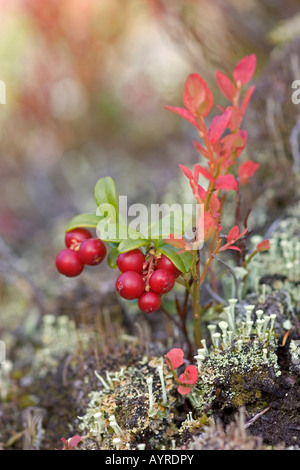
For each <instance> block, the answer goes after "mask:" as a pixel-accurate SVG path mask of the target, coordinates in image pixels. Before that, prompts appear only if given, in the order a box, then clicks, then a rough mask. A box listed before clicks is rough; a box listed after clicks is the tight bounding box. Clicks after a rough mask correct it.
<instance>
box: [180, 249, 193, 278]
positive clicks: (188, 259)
mask: <svg viewBox="0 0 300 470" xmlns="http://www.w3.org/2000/svg"><path fill="white" fill-rule="evenodd" d="M178 256H180V258H181V261H182V262H183V264H184V267H185V271H184V272H186V273H188V272H189V271H190V270H191V264H192V260H193V254H192V252H191V251H184V252H183V253H179V255H178Z"/></svg>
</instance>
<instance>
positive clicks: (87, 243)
mask: <svg viewBox="0 0 300 470" xmlns="http://www.w3.org/2000/svg"><path fill="white" fill-rule="evenodd" d="M105 255H106V248H105V245H104V243H103V241H102V240H100V238H88V239H87V240H84V241H83V242H82V243H81V245H80V248H79V250H78V258H79V259H80V261H81V262H82V263H83V264H88V265H89V266H96V265H97V264H100V263H101V261H103V259H104V258H105Z"/></svg>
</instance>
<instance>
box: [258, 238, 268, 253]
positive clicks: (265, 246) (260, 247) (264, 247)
mask: <svg viewBox="0 0 300 470" xmlns="http://www.w3.org/2000/svg"><path fill="white" fill-rule="evenodd" d="M269 249H270V240H263V241H262V242H260V243H258V245H257V247H256V251H267V250H269Z"/></svg>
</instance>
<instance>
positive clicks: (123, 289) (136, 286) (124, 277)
mask: <svg viewBox="0 0 300 470" xmlns="http://www.w3.org/2000/svg"><path fill="white" fill-rule="evenodd" d="M144 285H145V284H144V281H143V278H142V276H141V275H140V274H138V273H137V272H135V271H126V272H125V273H122V274H120V276H119V277H118V279H117V281H116V288H117V291H118V293H119V294H120V296H121V297H123V298H124V299H126V300H132V299H137V298H138V297H140V295H142V293H143V291H144Z"/></svg>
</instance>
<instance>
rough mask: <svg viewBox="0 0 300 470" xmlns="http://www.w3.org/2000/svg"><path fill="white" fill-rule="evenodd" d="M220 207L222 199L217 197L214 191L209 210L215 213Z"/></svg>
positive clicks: (212, 213)
mask: <svg viewBox="0 0 300 470" xmlns="http://www.w3.org/2000/svg"><path fill="white" fill-rule="evenodd" d="M219 209H220V201H219V199H218V198H217V196H216V195H215V194H214V193H212V194H211V198H210V201H209V212H210V213H211V215H215V214H216V212H218V210H219Z"/></svg>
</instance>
